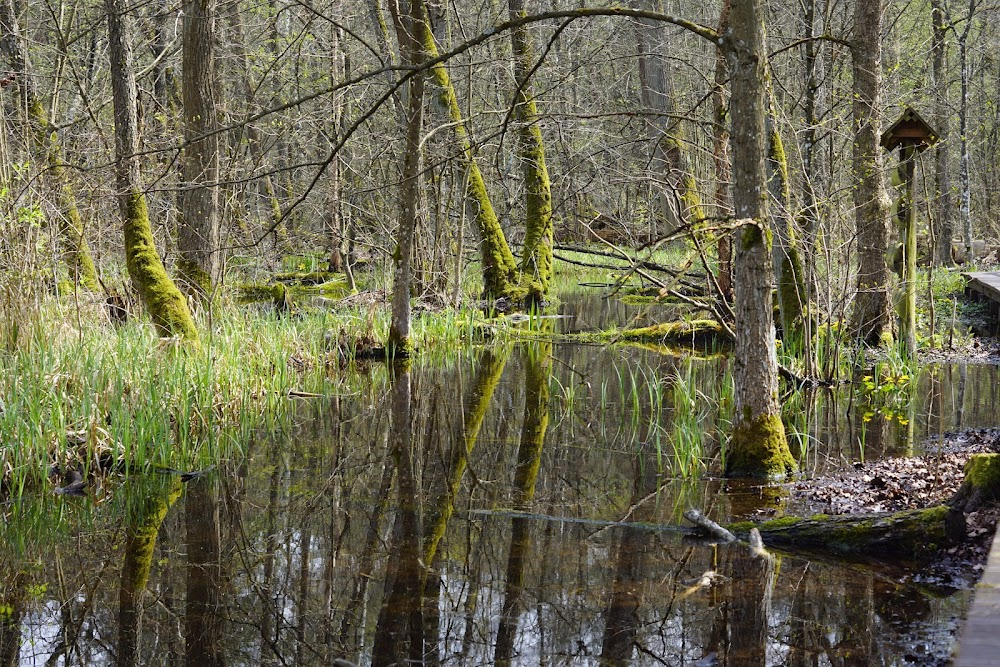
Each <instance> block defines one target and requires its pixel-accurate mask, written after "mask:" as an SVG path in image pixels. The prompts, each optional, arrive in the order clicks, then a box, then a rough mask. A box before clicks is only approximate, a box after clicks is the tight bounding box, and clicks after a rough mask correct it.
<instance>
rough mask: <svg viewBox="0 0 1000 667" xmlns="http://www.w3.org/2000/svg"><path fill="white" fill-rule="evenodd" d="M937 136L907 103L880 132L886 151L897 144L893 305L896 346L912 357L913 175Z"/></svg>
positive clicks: (914, 335)
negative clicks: (896, 278)
mask: <svg viewBox="0 0 1000 667" xmlns="http://www.w3.org/2000/svg"><path fill="white" fill-rule="evenodd" d="M937 140H938V134H937V132H935V131H934V128H932V127H931V126H930V125H928V124H927V122H926V121H925V120H924V119H923V118H921V117H920V114H918V113H917V112H916V111H914V110H913V109H911V108H909V107H907V108H906V109H904V110H903V114H902V115H901V116H900V117H899V120H897V121H896V122H895V123H893V124H892V126H890V127H889V129H888V130H886V131H885V132H883V133H882V137H881V141H880V143H881V144H882V147H883V148H885V149H886V150H887V151H891V150H893V149H895V148H896V147H897V146H898V147H899V167H898V169H897V171H896V176H897V177H896V178H894V179H893V185H896V186H898V187H899V188H900V189H901V190H902V192H901V193H900V196H899V199H898V201H897V207H896V228H897V230H898V231H899V246H898V249H897V251H896V261H894V262H893V264H894V267H895V268H896V272H897V273H898V275H899V279H900V284H899V288H898V289H897V290H896V297H895V307H896V314H897V315H898V316H899V348H900V352H902V354H903V356H905V357H906V358H909V359H912V358H913V357H915V356H916V354H917V214H916V209H915V207H914V206H913V176H914V171H915V169H916V159H917V154H919V153H920V152H921V151H923V150H924V149H926V148H929V147H930V146H933V145H934V144H935V143H936V142H937Z"/></svg>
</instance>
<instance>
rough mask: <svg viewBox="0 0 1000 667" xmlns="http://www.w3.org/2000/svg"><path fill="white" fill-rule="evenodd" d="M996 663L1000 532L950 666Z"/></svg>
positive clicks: (998, 656)
mask: <svg viewBox="0 0 1000 667" xmlns="http://www.w3.org/2000/svg"><path fill="white" fill-rule="evenodd" d="M993 275H996V274H993ZM997 665H1000V531H998V532H997V534H996V535H994V536H993V547H992V548H991V549H990V557H989V560H988V561H987V562H986V571H985V572H983V578H982V579H980V580H979V584H978V585H977V586H976V593H975V598H974V599H973V600H972V608H971V609H969V617H968V619H967V620H966V622H965V630H964V631H963V632H962V640H961V642H960V643H959V645H958V657H957V658H956V659H955V664H954V667H996V666H997Z"/></svg>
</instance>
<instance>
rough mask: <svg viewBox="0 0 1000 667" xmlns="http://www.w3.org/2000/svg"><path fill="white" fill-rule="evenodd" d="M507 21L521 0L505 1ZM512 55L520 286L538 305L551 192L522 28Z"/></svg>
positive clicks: (547, 271) (518, 11)
mask: <svg viewBox="0 0 1000 667" xmlns="http://www.w3.org/2000/svg"><path fill="white" fill-rule="evenodd" d="M507 8H508V10H509V12H510V18H511V20H514V19H518V18H521V17H522V16H524V15H525V11H524V0H507ZM510 39H511V43H512V47H513V53H514V77H515V79H516V80H517V85H518V90H517V96H516V97H515V99H514V119H515V120H516V121H517V122H518V123H519V125H518V128H517V138H518V152H519V153H520V158H521V169H522V172H523V173H524V189H525V220H524V250H523V251H522V255H521V284H522V285H523V286H524V287H525V288H527V290H528V295H527V298H528V299H529V300H530V301H533V302H542V301H544V300H545V297H546V296H547V295H548V291H549V279H550V278H551V277H552V239H553V229H552V190H551V186H550V184H549V172H548V169H546V167H545V144H544V142H543V141H542V129H541V127H539V125H538V108H537V106H536V104H535V98H534V96H533V95H532V94H531V84H530V82H529V81H528V75H529V74H530V72H531V68H532V67H533V66H534V61H535V57H534V49H533V48H532V45H531V40H530V37H529V35H528V30H527V28H525V27H524V26H522V27H520V28H516V29H514V30H512V31H511V33H510Z"/></svg>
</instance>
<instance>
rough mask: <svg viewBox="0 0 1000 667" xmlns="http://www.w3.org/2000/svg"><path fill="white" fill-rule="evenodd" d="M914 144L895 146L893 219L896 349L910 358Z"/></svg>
mask: <svg viewBox="0 0 1000 667" xmlns="http://www.w3.org/2000/svg"><path fill="white" fill-rule="evenodd" d="M916 154H917V151H916V148H915V146H914V145H913V144H911V143H908V142H907V143H903V144H900V146H899V175H900V176H901V177H902V181H903V183H902V185H901V186H900V187H901V189H902V191H903V192H902V195H901V198H900V202H899V211H898V214H897V216H896V223H897V226H898V229H899V244H900V249H901V250H902V253H903V257H902V263H901V264H902V265H901V267H900V268H901V275H900V281H901V282H900V285H899V296H900V299H899V302H898V303H897V304H896V312H897V314H898V315H899V345H900V351H901V352H903V354H904V355H905V356H906V357H907V358H908V359H912V358H914V357H915V356H916V354H917V215H916V209H915V207H914V206H913V173H914V171H915V169H914V167H915V162H916Z"/></svg>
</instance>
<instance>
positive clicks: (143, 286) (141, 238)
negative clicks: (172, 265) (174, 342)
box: [125, 192, 198, 341]
mask: <svg viewBox="0 0 1000 667" xmlns="http://www.w3.org/2000/svg"><path fill="white" fill-rule="evenodd" d="M127 196H128V201H127V206H126V217H125V261H126V265H127V267H128V274H129V277H130V278H131V279H132V284H133V285H134V286H135V289H136V291H137V292H138V293H139V297H140V298H141V299H142V302H143V304H144V305H145V306H146V310H147V311H149V315H150V317H151V318H152V320H153V325H154V326H155V327H156V330H157V332H158V333H159V334H160V335H161V336H181V337H183V338H185V339H188V340H192V341H194V340H197V339H198V330H197V329H196V328H195V326H194V319H193V318H192V317H191V311H190V310H189V309H188V305H187V301H186V300H185V299H184V296H183V295H182V294H181V292H180V290H178V289H177V286H176V285H174V282H173V281H172V280H171V279H170V276H168V275H167V271H166V269H165V268H164V267H163V262H162V261H161V260H160V255H159V253H158V252H157V251H156V243H155V241H154V240H153V232H152V229H151V228H150V225H149V213H148V212H147V210H146V198H145V196H144V195H143V194H142V193H141V192H132V193H129V194H128V195H127Z"/></svg>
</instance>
